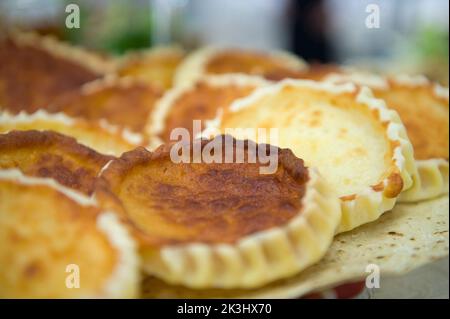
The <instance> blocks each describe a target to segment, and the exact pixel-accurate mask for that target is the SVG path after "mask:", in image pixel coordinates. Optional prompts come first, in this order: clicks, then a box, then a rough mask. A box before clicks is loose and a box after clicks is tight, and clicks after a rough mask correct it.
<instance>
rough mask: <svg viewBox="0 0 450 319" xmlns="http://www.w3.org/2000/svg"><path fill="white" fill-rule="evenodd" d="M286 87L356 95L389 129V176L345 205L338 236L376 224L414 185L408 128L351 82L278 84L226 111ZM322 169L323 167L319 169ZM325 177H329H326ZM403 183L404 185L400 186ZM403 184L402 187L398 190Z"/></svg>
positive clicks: (212, 129)
mask: <svg viewBox="0 0 450 319" xmlns="http://www.w3.org/2000/svg"><path fill="white" fill-rule="evenodd" d="M286 87H292V88H302V89H311V90H319V91H323V92H326V93H329V94H333V95H339V94H348V93H351V94H354V95H355V102H357V103H359V104H362V105H365V106H366V107H367V108H368V109H369V110H371V111H374V112H375V114H376V115H377V118H378V120H379V122H380V123H382V124H384V126H385V127H386V129H385V130H386V136H387V137H388V141H389V144H390V147H391V150H390V151H391V153H392V154H393V156H392V158H391V163H392V164H391V165H390V167H388V168H387V169H386V173H387V174H386V177H385V178H383V179H382V180H380V181H379V183H375V185H377V186H378V187H376V189H374V187H372V186H370V185H367V188H366V189H364V190H361V192H359V193H357V194H349V195H351V196H349V197H348V198H344V200H342V201H341V203H342V220H341V225H340V227H339V229H338V233H340V232H344V231H348V230H351V229H353V228H355V227H357V226H359V225H362V224H364V223H367V222H370V221H374V220H376V219H377V218H378V217H380V216H381V214H383V213H384V212H386V211H388V210H390V209H392V208H393V207H394V205H395V202H396V199H397V197H398V195H399V194H400V192H401V191H402V190H406V189H408V188H410V187H411V186H412V183H413V181H412V176H411V175H412V174H414V172H415V170H416V166H415V162H414V157H413V147H412V145H411V142H410V141H409V139H408V137H407V134H406V129H405V127H404V125H403V124H402V122H401V120H400V117H399V116H398V114H397V112H395V111H394V110H390V109H388V108H387V107H386V104H385V103H384V101H383V100H380V99H376V98H374V97H373V95H372V91H371V90H370V89H369V88H368V87H362V88H358V87H357V86H356V85H354V84H352V83H346V84H342V85H338V84H334V83H330V82H316V81H310V80H293V79H286V80H283V81H280V82H278V83H276V84H273V85H270V86H267V87H263V88H259V89H257V90H256V91H254V92H253V93H252V94H250V95H249V96H247V97H245V98H242V99H240V100H237V101H234V102H233V103H232V104H231V105H230V106H229V108H228V110H227V111H230V112H238V111H239V110H241V109H244V108H246V107H250V106H251V105H252V104H253V103H254V102H255V101H258V100H260V99H262V98H264V97H265V96H273V95H276V94H278V93H279V92H281V90H283V89H284V88H286ZM221 122H222V118H221V116H220V115H219V116H218V117H217V118H216V119H215V120H214V121H211V122H209V126H207V128H206V130H205V131H204V132H203V134H202V136H209V135H210V134H212V133H213V132H215V131H217V129H218V128H220V125H221ZM319 169H320V168H319ZM399 177H401V181H399ZM325 178H326V176H325ZM400 182H401V183H400ZM399 183H400V185H401V187H398V186H400V185H399Z"/></svg>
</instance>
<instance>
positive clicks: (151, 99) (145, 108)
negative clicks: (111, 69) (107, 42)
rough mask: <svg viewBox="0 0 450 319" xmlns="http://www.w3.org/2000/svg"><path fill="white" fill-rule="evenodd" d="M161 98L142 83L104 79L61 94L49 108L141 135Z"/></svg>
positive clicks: (152, 89)
mask: <svg viewBox="0 0 450 319" xmlns="http://www.w3.org/2000/svg"><path fill="white" fill-rule="evenodd" d="M160 95H161V94H160V92H159V91H157V90H156V89H154V88H153V87H152V86H150V85H148V84H145V83H142V82H141V81H138V80H134V79H131V78H115V77H106V78H103V79H101V80H97V81H93V82H89V83H87V84H85V85H83V86H82V87H81V88H80V89H78V90H74V91H71V92H69V93H66V94H63V95H62V96H60V97H59V98H57V99H56V100H54V101H53V102H52V103H51V105H50V106H49V108H48V109H49V111H50V112H63V113H65V114H67V115H69V116H72V117H79V118H83V119H86V120H88V121H91V122H94V123H95V122H98V121H100V120H106V121H107V122H108V123H111V124H112V125H116V126H118V127H120V128H122V129H128V130H130V131H132V132H134V133H137V134H141V133H143V131H144V127H145V124H146V120H147V118H148V116H149V114H150V112H151V110H152V109H153V107H154V104H155V103H156V101H157V100H158V99H159V97H160Z"/></svg>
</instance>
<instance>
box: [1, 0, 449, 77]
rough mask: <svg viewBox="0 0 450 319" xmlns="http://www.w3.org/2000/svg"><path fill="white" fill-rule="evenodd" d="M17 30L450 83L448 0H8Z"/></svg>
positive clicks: (4, 5) (118, 46)
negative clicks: (75, 23)
mask: <svg viewBox="0 0 450 319" xmlns="http://www.w3.org/2000/svg"><path fill="white" fill-rule="evenodd" d="M71 3H73V4H77V5H78V6H79V8H80V28H79V29H69V28H67V27H66V25H65V20H66V17H67V15H68V13H66V12H65V8H66V6H67V5H68V4H71ZM374 5H375V8H374ZM374 10H375V11H378V16H379V19H378V20H377V21H376V20H373V19H374V18H373V14H377V12H375V11H374ZM371 15H372V16H371ZM368 19H369V20H370V21H371V22H370V21H369V24H368V22H367V20H368ZM374 21H376V22H377V23H374ZM10 28H20V29H28V30H34V31H37V32H39V33H43V34H53V35H55V36H57V37H58V38H61V39H63V40H67V41H70V42H72V43H75V44H79V45H82V46H86V47H88V48H91V49H95V50H99V51H102V52H104V53H105V54H113V55H119V54H122V53H124V52H126V51H128V50H132V49H140V48H146V47H151V46H156V45H164V44H172V43H178V44H181V45H182V46H184V47H185V48H187V49H193V48H196V47H198V46H201V45H205V44H223V45H231V46H239V47H248V48H256V49H285V50H289V51H292V52H294V53H296V54H298V55H300V56H302V57H303V58H304V59H306V60H308V61H320V62H336V63H342V64H352V65H358V66H363V67H365V68H369V69H375V70H379V71H384V72H386V71H387V72H406V73H424V74H426V75H427V76H429V77H430V78H432V79H434V80H437V81H439V82H441V83H443V84H447V85H448V78H449V74H448V73H449V72H448V69H449V64H448V63H449V52H448V43H449V42H448V41H449V37H448V30H449V1H448V0H414V1H411V0H378V1H377V0H245V1H241V0H226V1H225V0H98V1H91V0H71V1H65V0H0V30H1V31H0V33H6V31H7V30H8V29H10Z"/></svg>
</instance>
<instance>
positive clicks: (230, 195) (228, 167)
mask: <svg viewBox="0 0 450 319" xmlns="http://www.w3.org/2000/svg"><path fill="white" fill-rule="evenodd" d="M180 147H181V149H183V150H184V151H181V154H180V153H179V150H180ZM212 154H213V155H212ZM209 155H211V156H213V157H214V158H215V159H214V160H212V161H211V160H210V159H208V156H209ZM241 156H242V157H241ZM239 158H240V159H242V160H238V159H239ZM180 159H182V160H181V161H180ZM226 159H229V161H228V160H226ZM263 159H264V160H263ZM266 160H267V161H268V162H266ZM269 164H275V165H269ZM266 165H268V166H269V167H271V168H272V169H271V170H270V171H265V170H264V168H267V167H266ZM100 181H101V182H100V183H98V184H97V188H96V192H95V196H96V198H97V199H98V200H99V202H100V203H101V204H102V205H103V207H113V208H114V209H116V210H117V211H119V212H121V213H122V214H123V216H124V217H125V218H127V219H128V222H129V224H130V225H131V227H132V228H133V229H134V230H135V235H136V237H137V238H138V240H139V242H140V252H141V257H142V260H143V268H144V270H145V271H146V272H147V273H149V274H152V275H155V276H157V277H159V278H162V279H164V280H165V281H167V282H169V283H172V284H182V285H185V286H189V287H194V288H206V287H220V288H236V287H240V288H250V287H256V286H261V285H263V284H266V283H268V282H271V281H274V280H277V279H280V278H285V277H288V276H290V275H292V274H295V273H297V272H299V271H301V270H303V269H305V268H306V267H308V266H309V265H312V264H313V263H315V262H317V261H318V260H319V259H320V258H321V257H322V256H323V255H324V253H325V252H326V250H327V248H328V246H329V245H330V243H331V241H332V238H333V235H334V233H335V230H336V227H337V226H338V224H339V220H340V206H339V200H338V197H337V196H336V195H335V194H334V193H332V192H330V190H329V188H328V186H327V185H326V183H325V182H324V180H323V179H322V178H321V177H320V176H319V175H318V174H317V172H316V171H314V170H311V169H308V168H306V167H304V165H303V161H302V160H300V159H298V158H296V157H295V156H294V155H293V154H292V152H291V151H290V150H287V149H279V148H277V147H273V146H270V145H265V144H264V145H263V144H255V143H253V142H250V141H236V140H234V139H233V138H232V137H231V136H218V137H216V138H215V139H213V140H196V141H194V142H193V143H192V142H190V143H186V142H179V143H176V144H172V145H162V146H161V147H160V148H158V149H157V150H156V151H155V152H149V151H148V150H146V149H144V148H137V149H135V150H133V151H131V152H127V153H124V154H123V155H122V156H121V157H120V158H119V159H116V160H113V161H112V162H111V164H110V165H108V167H107V168H106V169H105V170H103V171H102V174H101V178H100Z"/></svg>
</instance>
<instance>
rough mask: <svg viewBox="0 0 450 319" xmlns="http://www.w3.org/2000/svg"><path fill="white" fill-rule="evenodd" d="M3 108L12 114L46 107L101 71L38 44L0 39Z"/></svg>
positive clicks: (0, 82)
mask: <svg viewBox="0 0 450 319" xmlns="http://www.w3.org/2000/svg"><path fill="white" fill-rule="evenodd" d="M0 61H1V64H0V108H6V109H7V110H8V111H10V112H12V113H19V112H20V111H23V110H25V111H27V112H34V111H36V110H37V109H39V108H45V107H46V106H47V105H48V104H49V103H50V102H51V101H52V100H53V99H54V98H55V97H57V96H58V95H59V94H61V93H63V92H67V91H69V90H72V89H74V88H77V87H79V86H81V85H82V84H84V83H87V82H89V81H92V80H94V79H96V78H98V77H99V76H101V74H99V73H97V72H95V71H93V70H91V69H90V68H88V67H85V66H82V65H81V64H78V63H75V62H74V61H72V60H70V59H64V58H63V57H61V56H56V55H52V54H51V53H50V52H49V51H48V50H45V49H42V48H39V46H36V45H27V44H24V43H20V44H18V43H17V42H16V41H13V40H12V39H10V38H7V39H5V40H3V41H0Z"/></svg>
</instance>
